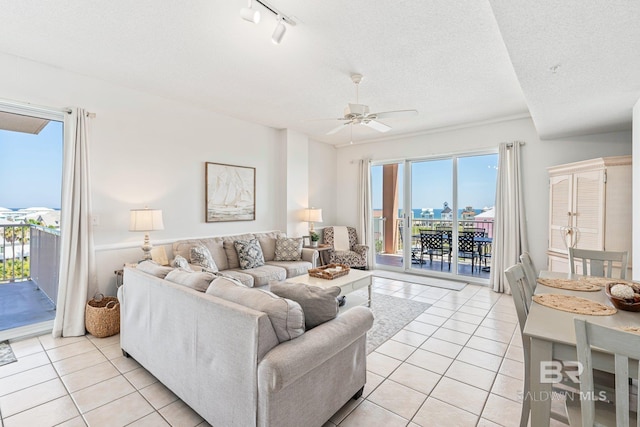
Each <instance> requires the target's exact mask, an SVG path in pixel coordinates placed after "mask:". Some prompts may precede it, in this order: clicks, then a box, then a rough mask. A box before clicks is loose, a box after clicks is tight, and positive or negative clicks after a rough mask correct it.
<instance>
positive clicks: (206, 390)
mask: <svg viewBox="0 0 640 427" xmlns="http://www.w3.org/2000/svg"><path fill="white" fill-rule="evenodd" d="M208 243H209V244H211V243H213V244H214V245H213V246H216V247H218V248H219V249H220V250H219V251H218V252H216V253H217V258H216V262H218V260H219V261H220V263H221V264H220V265H223V264H222V262H223V261H222V255H223V253H224V252H223V243H224V239H221V240H212V241H210V242H208ZM178 250H180V247H178ZM227 262H229V261H227ZM278 268H280V269H282V271H287V272H290V271H292V270H291V269H286V270H285V269H284V268H282V267H278ZM160 269H165V270H170V269H168V268H167V267H160ZM229 269H231V271H235V270H233V269H234V267H233V263H230V265H229ZM229 269H226V270H224V271H229ZM141 270H142V269H141V268H138V269H132V268H125V271H124V285H123V286H122V287H120V288H119V290H118V298H119V300H120V303H121V329H120V331H121V332H120V343H121V346H122V349H123V352H125V354H126V355H130V356H131V357H133V358H134V359H135V360H136V361H137V362H139V363H140V364H141V365H142V366H143V367H145V368H146V369H147V370H148V371H149V372H150V373H151V374H153V375H154V376H155V377H156V378H158V380H159V381H161V382H162V383H163V384H164V385H165V386H167V387H168V388H169V389H170V390H171V391H172V392H174V393H175V394H176V395H177V396H178V397H180V398H181V399H182V400H183V401H184V402H185V403H187V404H188V405H189V406H190V407H191V408H193V409H194V410H195V411H196V412H197V413H198V414H200V415H201V416H202V417H203V418H204V419H205V420H207V422H209V423H210V424H211V425H214V426H272V427H287V426H291V427H300V426H309V427H313V426H318V427H320V426H322V425H323V424H324V423H325V422H326V421H327V420H328V419H329V418H330V417H331V416H332V415H333V414H334V413H335V412H336V411H338V409H340V408H341V407H342V406H343V405H344V404H345V403H346V402H347V401H348V400H349V399H350V398H352V397H359V394H361V392H362V388H363V386H364V384H365V379H366V378H365V376H366V333H367V331H368V330H369V329H370V328H371V326H372V324H373V316H372V314H371V311H370V310H369V309H368V308H365V307H354V308H352V309H350V310H347V311H346V312H344V313H342V314H341V315H339V316H338V317H336V318H334V319H333V320H329V321H326V322H324V323H322V324H320V325H319V326H316V327H314V328H313V329H310V330H306V331H304V318H303V320H302V330H300V324H299V322H300V315H299V314H300V312H301V309H300V307H301V306H300V305H297V306H296V304H297V303H295V304H294V303H292V302H291V300H287V299H284V298H280V299H278V298H279V297H275V296H274V295H273V294H270V293H266V292H264V291H263V290H261V289H251V288H247V287H244V286H241V285H239V284H232V283H233V282H232V281H231V280H229V279H227V278H225V277H217V278H214V279H213V281H212V282H211V283H210V285H209V287H207V291H206V292H202V291H197V290H194V289H192V288H190V287H188V286H184V285H181V284H178V283H174V282H172V281H169V280H167V279H169V278H171V276H167V279H163V278H161V277H157V276H158V275H152V274H149V273H146V272H143V271H141ZM265 271H266V272H270V271H272V270H271V269H266V270H265ZM163 274H165V275H166V274H167V271H164V272H163ZM169 274H171V273H169ZM181 274H182V272H181ZM191 274H200V275H206V274H210V273H191ZM265 274H266V273H265ZM283 274H284V273H283ZM160 276H162V275H161V274H160ZM213 277H214V276H213V275H211V278H213ZM253 277H254V279H255V281H254V284H256V283H261V282H260V280H263V278H264V277H265V276H262V275H259V276H257V277H255V276H253ZM278 277H282V276H278ZM189 283H192V282H189ZM298 286H305V285H298ZM212 287H213V288H212ZM202 289H204V287H202V286H200V290H202ZM212 289H213V290H214V291H215V292H211V290H212ZM238 292H240V293H239V294H238ZM232 294H234V295H232ZM226 295H229V297H228V298H226ZM263 299H267V300H268V301H266V302H267V303H268V304H272V303H273V304H275V305H276V306H277V309H276V310H275V314H274V312H273V310H271V311H268V310H267V312H265V311H260V310H257V309H255V308H249V307H256V305H255V304H254V303H255V301H254V300H263ZM334 299H335V297H334ZM232 301H236V302H232ZM262 302H264V301H262ZM252 304H254V305H252ZM273 304H272V305H273ZM336 311H337V310H336ZM273 316H275V317H273ZM278 319H280V321H285V322H286V323H287V325H288V324H289V323H291V322H294V323H295V322H297V328H298V333H297V334H296V336H295V338H293V339H287V338H284V339H283V338H282V336H283V334H282V331H281V326H278V321H277V320H278Z"/></svg>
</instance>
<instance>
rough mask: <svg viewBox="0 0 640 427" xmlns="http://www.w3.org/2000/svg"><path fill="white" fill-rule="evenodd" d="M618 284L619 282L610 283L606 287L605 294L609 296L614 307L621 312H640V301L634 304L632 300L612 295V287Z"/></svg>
mask: <svg viewBox="0 0 640 427" xmlns="http://www.w3.org/2000/svg"><path fill="white" fill-rule="evenodd" d="M618 283H619V282H610V283H607V284H606V285H605V287H604V292H605V294H607V297H608V298H609V300H610V301H611V304H613V306H614V307H615V308H617V309H619V310H625V311H635V312H640V301H637V302H636V301H633V302H632V301H631V300H626V299H624V298H618V297H615V296H613V295H611V287H612V286H614V285H617V284H618ZM620 283H624V284H625V285H628V284H629V283H628V282H626V283H625V282H620ZM636 295H638V294H636Z"/></svg>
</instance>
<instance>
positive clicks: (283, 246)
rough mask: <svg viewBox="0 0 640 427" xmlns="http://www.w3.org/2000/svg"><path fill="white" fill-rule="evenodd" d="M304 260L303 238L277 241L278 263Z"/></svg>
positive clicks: (276, 258)
mask: <svg viewBox="0 0 640 427" xmlns="http://www.w3.org/2000/svg"><path fill="white" fill-rule="evenodd" d="M301 258H302V238H295V239H294V238H284V239H277V240H276V257H275V260H276V261H300V259H301Z"/></svg>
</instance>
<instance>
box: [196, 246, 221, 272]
mask: <svg viewBox="0 0 640 427" xmlns="http://www.w3.org/2000/svg"><path fill="white" fill-rule="evenodd" d="M189 256H190V258H191V264H195V265H199V266H200V267H202V268H204V269H206V270H207V271H210V272H211V273H216V272H217V271H218V266H217V265H216V263H215V261H214V260H213V257H212V256H211V252H209V249H207V247H206V246H202V245H198V246H193V247H192V248H191V250H190V252H189Z"/></svg>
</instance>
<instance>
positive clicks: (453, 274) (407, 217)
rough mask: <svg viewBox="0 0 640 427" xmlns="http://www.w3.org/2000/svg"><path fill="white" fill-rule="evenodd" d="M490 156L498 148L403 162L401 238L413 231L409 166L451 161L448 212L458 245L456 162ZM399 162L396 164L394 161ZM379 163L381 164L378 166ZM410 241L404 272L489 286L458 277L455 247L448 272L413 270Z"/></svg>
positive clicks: (406, 246)
mask: <svg viewBox="0 0 640 427" xmlns="http://www.w3.org/2000/svg"><path fill="white" fill-rule="evenodd" d="M490 154H498V149H497V148H493V149H485V150H475V151H465V152H459V153H447V154H441V155H433V156H426V157H415V158H407V159H405V160H404V164H405V167H404V194H403V198H404V200H403V202H404V204H403V207H402V208H403V213H404V221H403V225H404V229H403V235H404V236H410V235H411V230H412V228H413V227H412V224H411V212H412V210H411V209H412V208H413V207H412V206H411V202H412V200H411V194H412V188H413V182H412V179H411V178H412V176H411V171H412V167H413V164H414V163H420V162H426V161H435V160H448V159H451V160H452V165H451V174H452V176H451V183H452V186H453V187H452V193H451V197H452V202H451V205H450V206H451V209H452V210H453V212H454V215H453V224H452V227H451V230H452V237H451V241H452V242H457V241H458V234H459V233H458V227H459V222H458V221H459V218H458V161H459V160H460V159H461V158H465V157H475V156H485V155H490ZM396 162H399V161H396ZM380 164H382V162H381V163H380ZM494 205H495V201H494ZM411 240H412V239H411V238H409V239H404V240H403V255H404V260H403V266H404V270H403V272H404V273H411V274H416V275H420V276H430V277H440V278H444V279H456V278H464V280H465V281H468V282H474V283H480V284H488V283H489V279H484V278H479V277H472V276H466V275H461V274H459V273H458V256H457V255H458V245H453V248H452V249H453V250H452V253H451V270H450V271H442V272H440V271H436V270H422V269H417V268H413V265H412V264H411Z"/></svg>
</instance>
